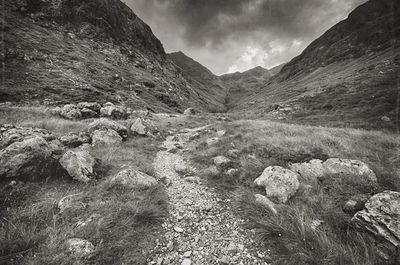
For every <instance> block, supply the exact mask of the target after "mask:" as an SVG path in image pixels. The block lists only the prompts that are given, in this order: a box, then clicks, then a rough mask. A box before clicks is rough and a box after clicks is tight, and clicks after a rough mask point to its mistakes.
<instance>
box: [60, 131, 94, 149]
mask: <svg viewBox="0 0 400 265" xmlns="http://www.w3.org/2000/svg"><path fill="white" fill-rule="evenodd" d="M60 141H61V143H62V144H63V145H64V146H67V147H69V148H76V147H78V146H81V145H83V144H90V143H91V142H92V138H91V137H90V135H89V134H88V133H79V134H76V133H69V134H67V135H64V136H62V137H61V138H60Z"/></svg>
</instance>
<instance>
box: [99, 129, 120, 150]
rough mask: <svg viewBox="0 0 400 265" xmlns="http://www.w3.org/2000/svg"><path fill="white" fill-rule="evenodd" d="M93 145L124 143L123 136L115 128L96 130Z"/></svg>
mask: <svg viewBox="0 0 400 265" xmlns="http://www.w3.org/2000/svg"><path fill="white" fill-rule="evenodd" d="M92 143H93V146H96V147H97V146H117V145H120V144H121V143H122V137H121V136H120V135H119V134H118V133H117V132H116V131H114V130H96V131H94V132H93V136H92Z"/></svg>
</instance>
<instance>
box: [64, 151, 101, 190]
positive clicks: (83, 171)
mask: <svg viewBox="0 0 400 265" xmlns="http://www.w3.org/2000/svg"><path fill="white" fill-rule="evenodd" d="M95 162H96V161H95V159H94V158H93V156H92V155H91V154H90V153H89V151H88V150H87V149H86V148H80V149H75V150H69V151H67V152H66V153H65V154H64V155H63V156H62V157H61V159H60V164H61V166H62V167H63V168H64V169H65V170H66V171H67V172H68V174H69V175H70V176H71V177H72V178H73V179H75V180H77V181H80V182H84V183H87V182H89V181H90V180H91V178H92V176H93V167H94V165H95Z"/></svg>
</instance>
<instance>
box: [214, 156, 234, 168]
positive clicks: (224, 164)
mask: <svg viewBox="0 0 400 265" xmlns="http://www.w3.org/2000/svg"><path fill="white" fill-rule="evenodd" d="M213 161H214V165H215V166H217V168H220V169H226V168H228V167H229V166H230V165H231V164H232V161H231V160H230V159H229V158H227V157H225V156H217V157H214V160H213Z"/></svg>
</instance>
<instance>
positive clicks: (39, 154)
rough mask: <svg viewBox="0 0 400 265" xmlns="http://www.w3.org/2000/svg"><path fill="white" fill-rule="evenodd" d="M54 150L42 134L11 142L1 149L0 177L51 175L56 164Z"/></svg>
mask: <svg viewBox="0 0 400 265" xmlns="http://www.w3.org/2000/svg"><path fill="white" fill-rule="evenodd" d="M53 151H54V150H53V148H52V147H51V146H50V145H49V143H48V142H46V140H45V139H43V137H40V136H34V137H32V138H28V139H25V140H23V141H21V142H14V143H12V144H10V145H9V146H7V147H6V148H5V149H4V150H2V151H0V178H3V177H5V178H18V179H25V178H27V179H29V180H37V179H39V178H43V177H48V176H50V175H51V173H52V172H53V170H54V167H55V166H56V163H55V162H56V161H55V159H54V158H53V157H52V154H53Z"/></svg>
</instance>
